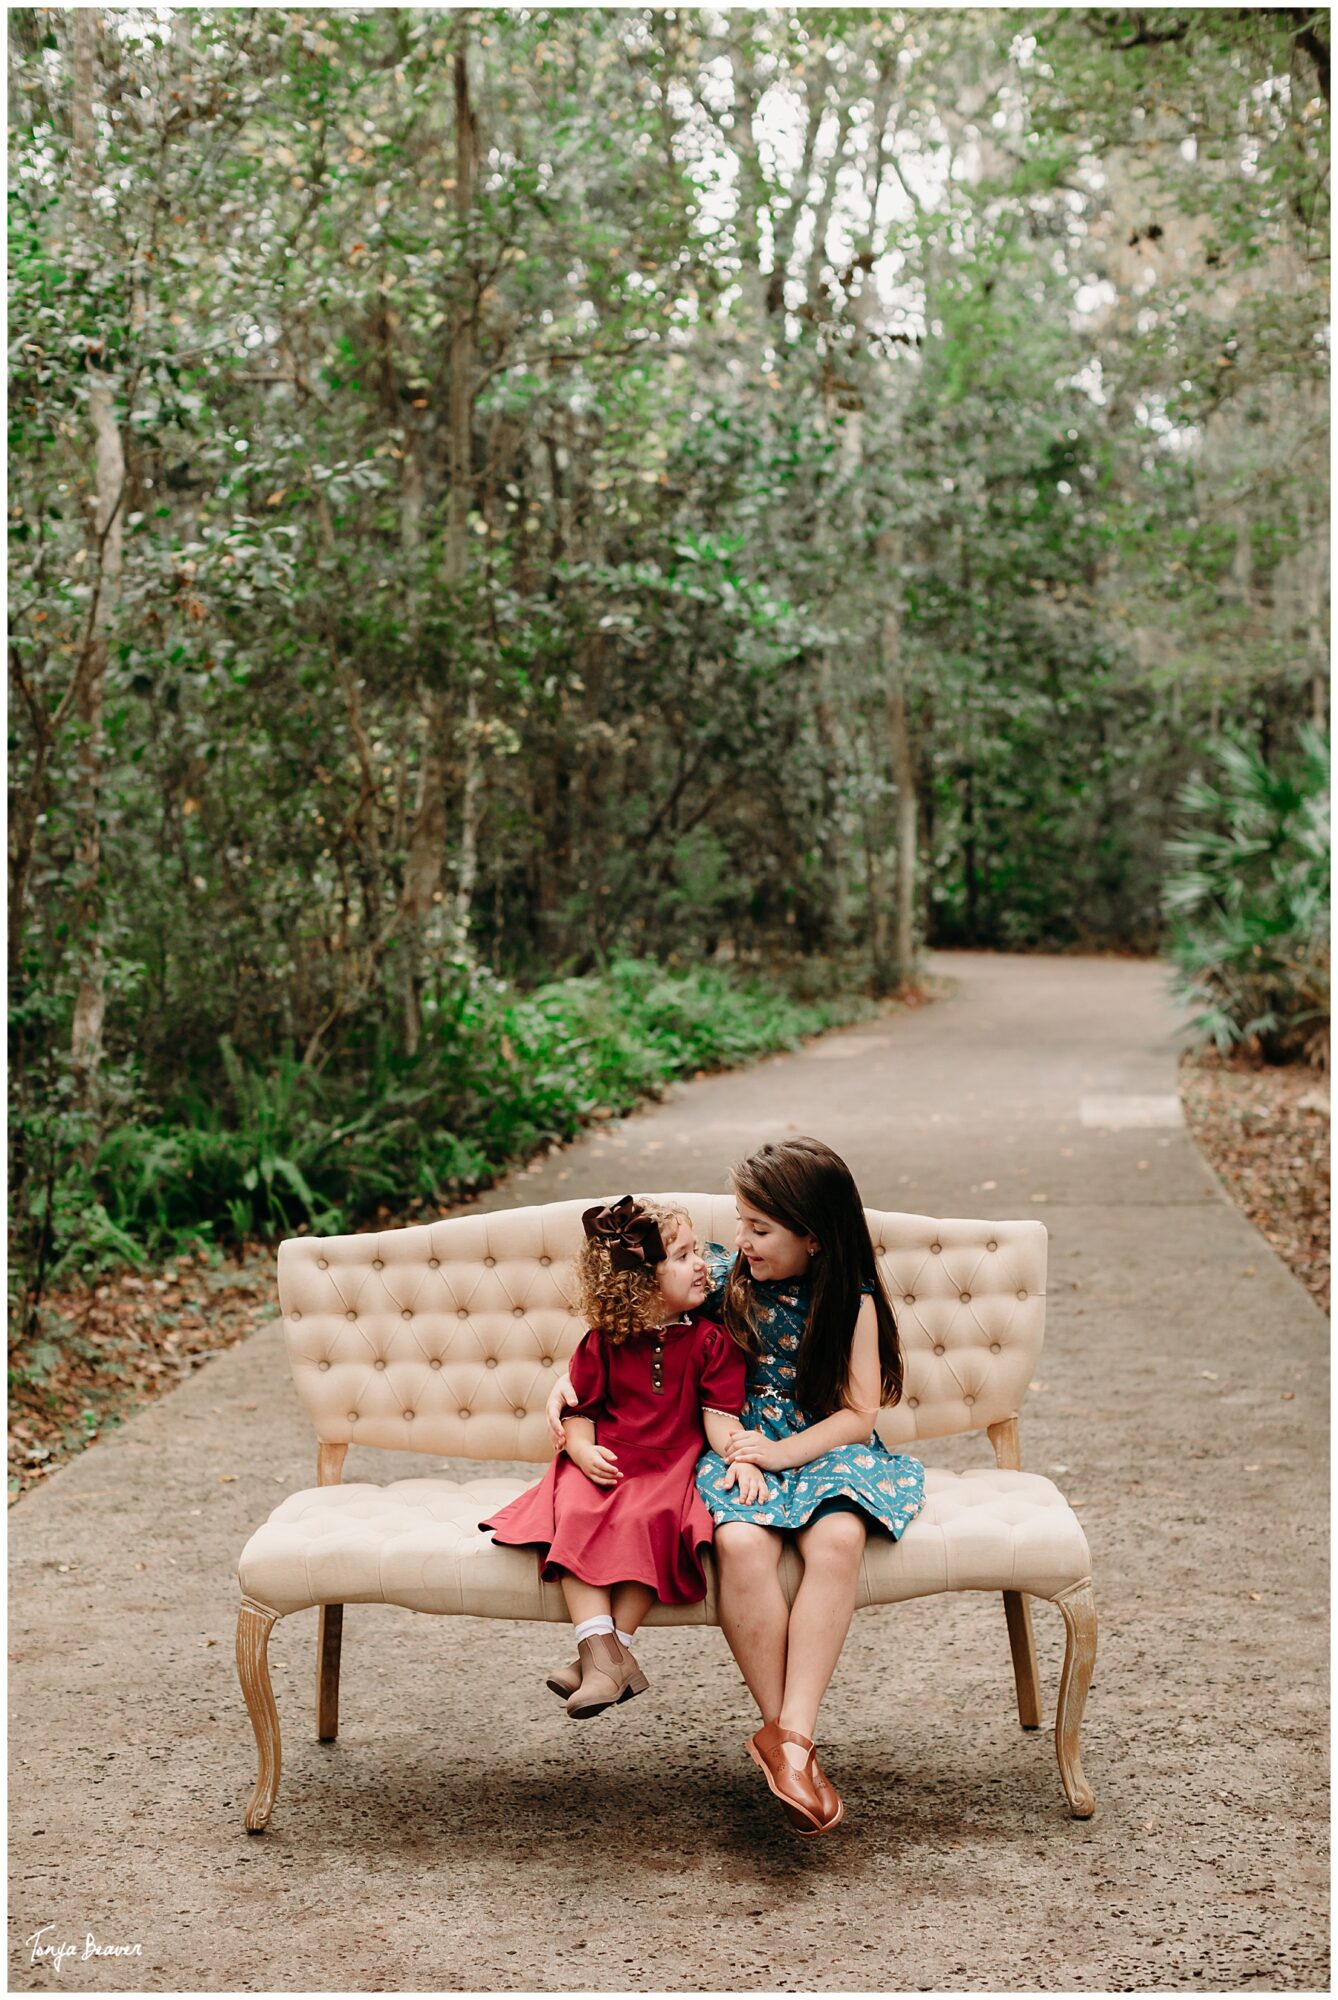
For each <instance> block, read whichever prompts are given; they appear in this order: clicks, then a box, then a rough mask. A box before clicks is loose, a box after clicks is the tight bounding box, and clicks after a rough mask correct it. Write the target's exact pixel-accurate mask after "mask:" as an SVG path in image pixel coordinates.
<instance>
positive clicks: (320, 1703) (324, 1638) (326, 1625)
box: [316, 1604, 344, 1743]
mask: <svg viewBox="0 0 1338 2000" xmlns="http://www.w3.org/2000/svg"><path fill="white" fill-rule="evenodd" d="M343 1636H344V1607H343V1605H342V1604H322V1605H321V1607H320V1627H319V1630H318V1632H317V1635H316V1734H317V1736H318V1737H319V1738H320V1740H321V1742H322V1743H333V1742H334V1740H335V1738H336V1736H338V1734H339V1648H340V1643H341V1641H342V1639H343Z"/></svg>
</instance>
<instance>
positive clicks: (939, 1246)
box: [929, 1243, 943, 1257]
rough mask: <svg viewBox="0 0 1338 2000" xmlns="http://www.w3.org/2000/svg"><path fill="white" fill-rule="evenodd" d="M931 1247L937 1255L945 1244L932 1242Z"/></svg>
mask: <svg viewBox="0 0 1338 2000" xmlns="http://www.w3.org/2000/svg"><path fill="white" fill-rule="evenodd" d="M929 1247H930V1249H931V1250H932V1251H933V1253H934V1255H935V1256H936V1257H937V1256H938V1253H939V1251H940V1250H941V1249H942V1248H943V1245H942V1244H941V1243H931V1244H930V1246H929Z"/></svg>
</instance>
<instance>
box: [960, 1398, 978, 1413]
mask: <svg viewBox="0 0 1338 2000" xmlns="http://www.w3.org/2000/svg"><path fill="white" fill-rule="evenodd" d="M975 1400H976V1399H975V1397H974V1396H963V1398H962V1401H963V1402H964V1403H965V1404H966V1407H967V1409H968V1410H969V1409H970V1407H971V1405H972V1404H973V1403H974V1402H975Z"/></svg>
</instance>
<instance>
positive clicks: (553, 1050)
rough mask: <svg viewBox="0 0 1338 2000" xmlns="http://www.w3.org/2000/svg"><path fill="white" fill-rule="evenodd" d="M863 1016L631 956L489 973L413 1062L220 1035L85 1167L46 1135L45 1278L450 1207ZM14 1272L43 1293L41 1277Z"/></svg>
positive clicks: (469, 980) (446, 1006)
mask: <svg viewBox="0 0 1338 2000" xmlns="http://www.w3.org/2000/svg"><path fill="white" fill-rule="evenodd" d="M860 1010H861V1003H860V1002H858V1001H850V1000H846V1001H844V1002H842V1001H832V1000H828V1001H826V1002H825V1003H821V1004H813V1003H800V1002H795V1001H792V1000H789V999H787V998H786V997H785V996H784V995H783V994H781V993H779V992H777V991H775V990H774V989H772V988H770V987H768V986H767V985H766V984H764V983H763V982H761V981H759V980H756V979H736V978H732V977H730V976H728V975H727V974H726V973H724V972H723V971H719V970H715V969H712V968H709V967H707V968H696V969H691V970H688V969H684V970H674V969H668V968H664V967H661V966H657V965H653V964H649V963H646V962H644V961H639V960H635V959H620V960H617V961H615V963H614V964H613V965H611V966H610V967H609V969H608V971H607V973H604V974H599V975H592V976H589V977H586V978H581V979H575V978H571V979H563V980H557V981H554V982H552V983H550V984H548V985H546V986H542V987H540V988H538V989H537V990H536V991H534V992H532V993H529V994H524V995H521V994H517V993H516V992H514V990H513V989H511V988H510V987H508V986H507V985H505V984H504V983H502V982H500V981H498V980H496V979H494V978H493V977H492V976H491V975H489V974H486V973H476V974H474V975H473V976H471V977H464V978H461V979H460V980H459V982H458V983H457V984H456V985H454V986H453V987H451V988H450V989H448V991H447V992H446V994H445V995H444V996H443V997H442V998H441V999H440V1000H439V1002H438V1004H437V1005H436V1006H435V1007H434V1008H433V1009H432V1011H431V1013H430V1014H429V1016H428V1021H427V1032H426V1034H425V1035H424V1038H423V1041H422V1043H421V1044H420V1047H419V1049H418V1050H417V1052H416V1053H415V1055H414V1056H412V1057H406V1056H405V1055H404V1054H403V1053H402V1052H400V1051H398V1050H397V1049H396V1048H395V1046H394V1043H393V1041H392V1039H391V1038H390V1037H389V1036H388V1035H387V1034H386V1033H385V1032H384V1030H382V1031H381V1032H379V1033H378V1034H377V1035H376V1036H375V1039H374V1040H373V1041H372V1042H371V1044H370V1046H369V1047H368V1049H367V1051H366V1062H365V1066H361V1067H356V1068H355V1067H354V1066H353V1065H352V1063H347V1064H345V1065H344V1066H342V1067H340V1068H332V1069H329V1070H326V1071H325V1072H317V1071H315V1070H312V1069H308V1068H304V1067H303V1066H302V1064H301V1063H300V1062H299V1061H298V1060H297V1059H296V1058H295V1056H294V1055H293V1054H292V1053H291V1051H285V1052H283V1053H282V1054H281V1055H280V1057H279V1059H278V1060H277V1061H276V1062H272V1063H270V1064H267V1065H261V1064H258V1063H255V1062H247V1061H244V1060H243V1059H242V1057H241V1056H240V1055H239V1054H238V1053H237V1051H236V1050H235V1049H234V1048H233V1046H232V1044H231V1043H230V1041H229V1040H228V1039H227V1037H222V1038H220V1044H219V1055H220V1066H219V1083H218V1088H217V1089H214V1090H211V1091H204V1090H191V1091H187V1092H183V1093H182V1094H180V1095H179V1096H178V1097H176V1098H175V1099H173V1100H171V1101H169V1102H167V1103H165V1104H164V1105H163V1106H162V1109H161V1111H160V1113H159V1115H158V1116H157V1117H156V1118H147V1117H144V1116H143V1115H140V1116H138V1117H131V1118H127V1119H125V1120H124V1121H123V1122H120V1123H118V1124H117V1125H116V1126H115V1127H114V1129H112V1130H111V1131H109V1132H108V1133H107V1135H106V1137H105V1138H104V1139H103V1140H102V1142H101V1144H100V1145H98V1146H97V1147H96V1149H95V1150H94V1151H93V1152H92V1154H91V1157H89V1158H88V1160H87V1162H86V1164H84V1163H79V1162H78V1159H77V1149H76V1148H74V1146H73V1145H72V1143H71V1137H72V1135H70V1134H69V1133H64V1132H58V1133H55V1134H53V1135H51V1136H50V1137H49V1139H48V1142H47V1143H48V1147H49V1153H50V1158H51V1159H52V1160H53V1162H56V1161H60V1160H61V1159H62V1156H63V1159H64V1164H63V1165H62V1166H60V1168H59V1170H58V1171H57V1172H56V1174H55V1177H54V1180H53V1183H52V1189H51V1195H50V1204H49V1207H48V1199H47V1196H46V1194H45V1193H42V1194H41V1195H39V1197H38V1199H37V1201H36V1203H35V1205H34V1216H35V1218H36V1220H37V1223H38V1224H39V1225H40V1226H41V1227H43V1228H44V1229H47V1234H48V1236H49V1246H48V1253H47V1256H46V1260H45V1264H44V1282H45V1283H46V1284H47V1285H53V1284H57V1283H59V1282H60V1281H61V1280H62V1279H66V1278H69V1277H71V1276H73V1275H74V1274H75V1273H76V1272H77V1273H78V1274H79V1275H80V1276H81V1277H84V1278H89V1277H92V1276H93V1275H95V1274H96V1273H97V1272H99V1271H101V1270H103V1269H106V1268H108V1267H110V1266H113V1265H116V1264H120V1263H124V1262H132V1263H142V1262H144V1261H146V1260H148V1259H150V1258H153V1259H161V1258H164V1257H167V1256H173V1255H176V1254H178V1253H179V1252H180V1251H182V1250H183V1249H187V1248H194V1247H200V1246H204V1245H208V1246H217V1247H220V1248H223V1247H228V1246H235V1245H238V1244H240V1243H241V1242H243V1241H244V1240H245V1239H248V1238H252V1237H256V1236H259V1237H264V1238H273V1237H277V1236H279V1235H282V1234H284V1233H292V1232H296V1231H302V1230H307V1229H311V1230H316V1231H321V1232H325V1233H329V1232H332V1231H338V1230H341V1229H349V1228H353V1227H355V1226H356V1225H357V1224H358V1223H360V1222H362V1221H365V1220H366V1219H368V1218H369V1217H371V1216H373V1215H375V1214H376V1213H377V1212H378V1211H379V1212H383V1213H384V1212H386V1211H387V1210H389V1211H391V1212H394V1213H396V1214H398V1215H403V1214H405V1213H411V1212H412V1211H414V1210H416V1209H418V1208H424V1207H436V1206H439V1205H441V1204H443V1203H449V1202H451V1201H453V1200H456V1199H458V1198H459V1197H460V1196H462V1195H465V1194H469V1193H471V1192H473V1191H475V1190H476V1189H479V1188H482V1187H486V1186H488V1185H489V1184H490V1183H491V1182H492V1181H493V1180H495V1179H496V1178H497V1176H498V1174H499V1173H501V1172H502V1171H503V1170H504V1169H505V1168H507V1167H508V1166H511V1165H513V1164H514V1163H515V1162H516V1161H518V1160H523V1159H525V1158H527V1157H528V1156H529V1155H531V1154H533V1153H534V1152H535V1151H537V1150H539V1149H541V1148H543V1147H546V1146H552V1145H557V1144H559V1143H561V1142H562V1141H564V1140H567V1139H570V1138H571V1137H572V1136H573V1135H574V1134H575V1133H576V1132H577V1131H579V1130H580V1128H581V1127H582V1126H583V1125H584V1124H586V1123H587V1122H588V1121H589V1120H590V1119H591V1118H592V1117H596V1116H598V1117H607V1116H610V1115H618V1114H621V1113H623V1112H626V1111H629V1110H631V1109H632V1107H633V1106H634V1105H636V1104H637V1103H639V1102H640V1101H641V1100H643V1099H644V1098H645V1097H647V1096H656V1095H658V1094H659V1093H660V1091H661V1090H662V1089H663V1088H664V1086H665V1085H666V1084H668V1083H669V1082H671V1081H672V1080H673V1079H674V1078H676V1077H683V1076H691V1075H693V1074H694V1073H695V1072H697V1071H699V1070H712V1069H721V1068H725V1067H728V1066H729V1065H731V1064H737V1063H741V1062H746V1061H748V1060H750V1059H751V1058H753V1057H755V1056H758V1055H764V1054H767V1053H769V1052H771V1051H773V1050H775V1049H781V1048H789V1047H793V1046H794V1045H795V1044H796V1043H797V1042H798V1041H799V1040H800V1039H801V1038H802V1037H803V1036H805V1035H810V1034H815V1033H817V1032H819V1031H820V1030H821V1029H823V1028H825V1027H829V1026H831V1025H833V1024H834V1023H835V1022H837V1021H840V1020H845V1019H849V1018H850V1017H851V1015H852V1013H858V1012H859V1011H860ZM71 1155H75V1157H74V1158H71ZM48 1214H49V1217H50V1222H49V1228H47V1217H48ZM16 1276H17V1277H18V1279H19V1280H20V1281H22V1280H23V1279H24V1278H27V1279H28V1280H29V1281H31V1279H32V1276H33V1273H32V1268H31V1265H30V1264H29V1265H27V1266H26V1267H25V1265H24V1263H23V1262H22V1261H19V1262H18V1264H17V1265H16Z"/></svg>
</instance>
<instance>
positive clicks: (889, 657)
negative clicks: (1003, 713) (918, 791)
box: [875, 528, 919, 980]
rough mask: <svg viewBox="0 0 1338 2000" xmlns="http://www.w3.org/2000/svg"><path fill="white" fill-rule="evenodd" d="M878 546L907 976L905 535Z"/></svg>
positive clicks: (899, 961) (911, 794)
mask: <svg viewBox="0 0 1338 2000" xmlns="http://www.w3.org/2000/svg"><path fill="white" fill-rule="evenodd" d="M875 547H876V549H877V553H878V559H879V563H880V565H881V568H882V577H881V589H882V593H883V616H882V622H881V625H880V629H879V655H880V660H879V664H880V666H881V668H882V674H883V713H884V716H885V717H886V721H887V747H888V755H889V758H890V760H891V765H892V778H893V782H894V783H895V785H896V788H897V816H896V837H897V875H896V882H897V887H896V928H895V932H894V942H893V959H894V962H895V967H896V977H897V979H899V980H900V979H908V978H909V977H910V975H911V972H912V971H913V969H914V966H915V873H916V870H915V854H916V836H917V833H918V829H919V808H918V805H917V802H916V796H915V753H914V750H913V748H912V744H911V731H910V720H909V717H908V714H907V709H906V663H905V659H904V657H903V654H902V648H901V577H900V574H899V567H900V561H901V537H900V535H899V534H898V533H897V532H896V531H895V530H894V529H889V528H884V529H882V530H881V531H880V532H879V535H878V538H877V541H876V544H875Z"/></svg>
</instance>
